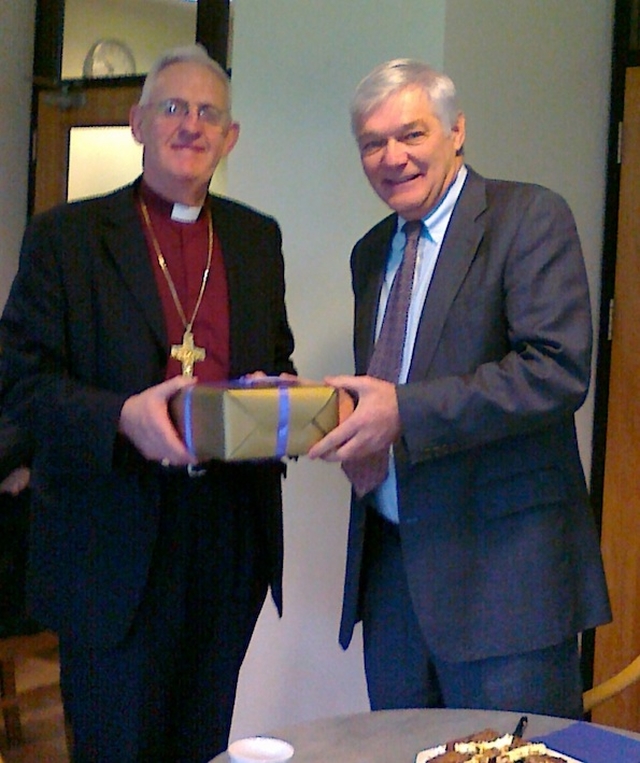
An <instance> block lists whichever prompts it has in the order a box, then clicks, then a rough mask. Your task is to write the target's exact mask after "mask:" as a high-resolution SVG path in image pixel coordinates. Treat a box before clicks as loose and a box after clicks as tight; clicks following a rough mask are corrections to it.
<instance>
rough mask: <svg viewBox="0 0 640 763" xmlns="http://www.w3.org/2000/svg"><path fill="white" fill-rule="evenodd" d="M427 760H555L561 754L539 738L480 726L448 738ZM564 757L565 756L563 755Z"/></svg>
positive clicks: (554, 762) (449, 762)
mask: <svg viewBox="0 0 640 763" xmlns="http://www.w3.org/2000/svg"><path fill="white" fill-rule="evenodd" d="M443 747H444V750H443V751H442V752H439V751H438V752H437V753H436V754H435V756H434V757H430V758H429V759H428V760H429V763H558V761H559V760H563V758H561V757H559V755H558V754H557V753H555V754H554V752H553V751H552V750H549V749H548V748H547V746H546V745H544V744H543V743H542V742H528V741H525V740H524V739H522V737H518V736H513V735H512V734H504V735H502V736H500V734H499V733H498V732H497V731H495V730H494V729H484V730H483V731H480V732H478V733H476V734H473V735H471V736H469V737H465V738H463V739H457V740H455V741H452V742H448V743H447V744H446V745H444V746H443ZM565 760H566V759H565Z"/></svg>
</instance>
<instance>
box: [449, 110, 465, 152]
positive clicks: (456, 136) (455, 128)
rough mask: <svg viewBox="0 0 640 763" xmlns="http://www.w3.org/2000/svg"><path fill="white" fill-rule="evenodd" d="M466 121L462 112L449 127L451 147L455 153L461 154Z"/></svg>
mask: <svg viewBox="0 0 640 763" xmlns="http://www.w3.org/2000/svg"><path fill="white" fill-rule="evenodd" d="M465 127H466V120H465V116H464V114H463V113H462V112H460V113H459V114H458V116H457V117H456V121H455V122H454V123H453V125H452V126H451V136H452V138H453V145H454V147H455V149H456V153H457V154H459V153H462V147H463V146H464V139H465V137H466V131H465Z"/></svg>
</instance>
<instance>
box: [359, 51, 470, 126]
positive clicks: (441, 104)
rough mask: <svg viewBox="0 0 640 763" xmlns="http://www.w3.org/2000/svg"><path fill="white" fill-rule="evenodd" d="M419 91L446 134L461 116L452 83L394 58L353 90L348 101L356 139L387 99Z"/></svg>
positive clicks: (420, 64)
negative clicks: (414, 89) (426, 99)
mask: <svg viewBox="0 0 640 763" xmlns="http://www.w3.org/2000/svg"><path fill="white" fill-rule="evenodd" d="M407 87H419V88H421V89H422V91H423V92H424V93H425V95H426V96H427V98H428V99H429V101H430V102H431V104H432V106H433V111H434V113H435V115H436V117H438V119H439V120H440V122H441V124H442V126H443V127H444V128H445V130H446V131H447V132H450V131H451V128H452V127H453V125H454V124H455V121H456V119H457V118H458V116H459V115H460V109H459V108H458V101H457V96H456V87H455V85H454V84H453V80H452V79H451V78H450V77H448V76H447V75H446V74H443V73H442V72H439V71H437V70H436V69H434V68H432V67H431V66H429V64H425V63H423V62H422V61H417V60H415V59H411V58H396V59H394V60H393V61H387V62H386V63H384V64H380V65H379V66H376V68H375V69H373V71H371V72H370V73H369V74H367V76H366V77H365V78H364V79H363V80H362V81H361V82H360V84H359V85H358V86H357V87H356V90H355V93H354V94H353V98H352V99H351V109H350V111H351V129H352V131H353V133H354V135H356V136H357V134H358V130H359V128H360V125H361V124H362V122H363V121H364V120H365V119H366V118H367V116H369V114H370V113H371V112H372V111H374V109H376V108H377V107H378V106H380V105H381V104H382V102H383V101H385V100H386V99H387V98H388V97H389V96H390V95H393V94H394V93H396V92H398V91H399V90H404V88H407Z"/></svg>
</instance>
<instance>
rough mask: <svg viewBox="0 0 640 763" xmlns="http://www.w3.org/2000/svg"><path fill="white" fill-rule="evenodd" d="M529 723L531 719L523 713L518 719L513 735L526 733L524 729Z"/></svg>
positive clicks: (518, 735) (519, 735)
mask: <svg viewBox="0 0 640 763" xmlns="http://www.w3.org/2000/svg"><path fill="white" fill-rule="evenodd" d="M528 723H529V719H528V718H527V716H526V715H523V716H522V717H521V718H520V720H519V721H518V724H517V726H516V727H515V729H514V730H513V736H514V737H522V735H523V734H524V730H525V729H526V728H527V724H528Z"/></svg>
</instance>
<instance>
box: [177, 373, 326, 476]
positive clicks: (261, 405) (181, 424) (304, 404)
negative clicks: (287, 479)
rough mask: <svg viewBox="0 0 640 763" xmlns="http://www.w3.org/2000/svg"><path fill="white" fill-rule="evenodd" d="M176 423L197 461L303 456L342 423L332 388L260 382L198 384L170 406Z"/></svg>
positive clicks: (178, 395) (294, 383) (183, 393)
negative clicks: (339, 422) (246, 384)
mask: <svg viewBox="0 0 640 763" xmlns="http://www.w3.org/2000/svg"><path fill="white" fill-rule="evenodd" d="M170 411H171V416H172V418H173V421H174V423H175V425H176V427H177V429H178V431H179V433H180V435H181V437H182V439H183V440H184V442H185V443H186V445H187V447H188V448H189V450H190V451H191V453H193V454H194V455H195V456H196V457H197V458H198V460H199V461H208V460H210V459H212V458H215V459H219V460H222V461H243V460H252V459H264V458H282V457H283V456H301V455H304V454H305V453H307V451H308V450H309V448H310V447H311V446H312V445H313V444H314V443H316V442H318V440H320V439H322V437H324V435H325V434H327V433H328V432H329V431H330V430H331V429H333V428H334V427H336V426H337V425H338V394H337V392H336V390H335V389H333V387H328V386H326V385H310V384H304V383H299V382H278V381H277V380H270V381H267V380H260V381H259V382H256V383H254V384H251V385H250V386H244V385H240V384H233V383H229V384H228V385H217V384H195V385H194V386H192V387H187V388H185V389H183V390H180V391H179V392H178V393H177V394H176V395H175V396H174V397H173V398H172V399H171V402H170Z"/></svg>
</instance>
